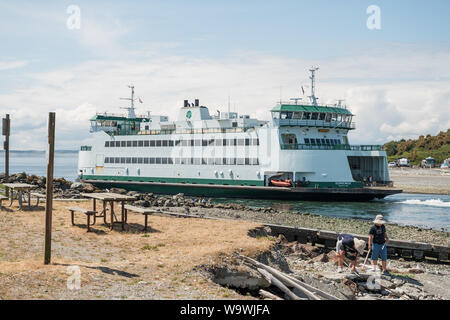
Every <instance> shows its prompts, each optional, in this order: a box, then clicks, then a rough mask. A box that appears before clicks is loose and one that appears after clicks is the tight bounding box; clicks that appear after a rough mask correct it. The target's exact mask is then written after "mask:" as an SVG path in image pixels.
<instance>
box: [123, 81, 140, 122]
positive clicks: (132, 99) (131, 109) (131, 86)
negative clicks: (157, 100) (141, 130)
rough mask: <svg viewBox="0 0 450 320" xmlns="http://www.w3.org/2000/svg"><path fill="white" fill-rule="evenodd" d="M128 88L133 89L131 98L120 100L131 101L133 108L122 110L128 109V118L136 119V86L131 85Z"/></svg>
mask: <svg viewBox="0 0 450 320" xmlns="http://www.w3.org/2000/svg"><path fill="white" fill-rule="evenodd" d="M128 88H130V89H131V98H119V99H121V100H130V101H131V106H130V107H127V108H121V109H127V110H128V118H130V119H135V118H136V114H135V113H134V100H136V99H135V98H134V86H133V85H129V86H128Z"/></svg>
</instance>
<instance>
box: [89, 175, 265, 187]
mask: <svg viewBox="0 0 450 320" xmlns="http://www.w3.org/2000/svg"><path fill="white" fill-rule="evenodd" d="M83 179H85V180H106V181H111V180H114V181H136V182H160V183H186V184H214V185H230V186H240V185H242V186H264V181H262V180H227V179H195V178H194V179H192V178H161V177H135V176H102V175H83Z"/></svg>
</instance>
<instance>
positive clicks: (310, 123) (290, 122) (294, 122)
mask: <svg viewBox="0 0 450 320" xmlns="http://www.w3.org/2000/svg"><path fill="white" fill-rule="evenodd" d="M273 121H274V123H275V124H276V125H278V126H280V127H283V126H291V127H323V128H344V129H355V128H356V125H355V123H354V122H342V121H326V120H301V119H273Z"/></svg>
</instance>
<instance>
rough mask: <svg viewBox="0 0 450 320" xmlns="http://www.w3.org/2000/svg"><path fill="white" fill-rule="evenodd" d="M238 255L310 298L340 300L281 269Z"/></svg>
mask: <svg viewBox="0 0 450 320" xmlns="http://www.w3.org/2000/svg"><path fill="white" fill-rule="evenodd" d="M239 256H240V257H241V258H242V259H244V260H245V261H246V262H248V263H250V264H252V265H254V266H256V267H257V268H260V269H263V270H266V271H267V272H269V273H270V274H272V275H273V276H274V277H276V278H277V279H278V280H279V281H281V282H282V283H284V284H285V285H288V286H290V287H293V288H296V289H297V290H299V291H300V292H302V293H304V294H305V295H306V296H307V297H308V298H309V299H311V300H321V298H323V299H328V300H340V299H338V298H336V297H334V296H332V295H330V294H328V293H326V292H324V291H322V290H320V289H317V288H315V287H313V286H311V285H308V284H306V283H304V282H302V281H300V280H299V279H296V278H294V277H291V276H289V275H287V274H285V273H283V272H281V271H278V270H276V269H274V268H272V267H270V266H267V265H265V264H263V263H260V262H258V261H256V260H254V259H252V258H249V257H247V256H243V255H239Z"/></svg>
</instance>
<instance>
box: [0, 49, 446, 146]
mask: <svg viewBox="0 0 450 320" xmlns="http://www.w3.org/2000/svg"><path fill="white" fill-rule="evenodd" d="M131 56H133V58H132V59H130V56H124V57H123V58H121V59H117V58H115V59H109V60H102V61H88V62H85V63H81V64H79V65H76V66H73V67H70V68H64V69H59V70H53V71H49V72H41V73H38V74H29V75H28V76H29V77H30V78H31V79H33V80H34V84H33V85H29V86H27V87H23V88H20V89H16V90H15V91H14V92H11V93H8V94H3V95H0V110H1V112H2V113H8V112H9V113H11V117H12V124H13V127H12V129H13V132H12V134H13V136H12V148H13V149H34V148H37V149H44V148H45V145H46V136H45V135H46V133H45V131H46V121H47V112H49V111H56V112H57V114H56V118H57V147H58V148H60V149H69V148H73V149H76V148H78V146H79V145H80V144H85V143H87V142H88V139H89V133H88V132H89V122H88V119H89V118H90V117H91V116H92V115H93V114H94V113H95V112H96V111H99V112H100V111H108V112H123V111H124V110H119V107H120V106H124V105H125V103H124V101H120V100H119V97H127V96H128V95H129V90H128V88H127V87H126V85H128V84H130V83H133V84H134V85H135V86H136V94H137V95H138V96H140V97H142V98H143V100H144V104H143V105H140V104H138V107H140V109H139V110H138V111H140V112H141V113H145V112H146V111H147V110H150V111H152V112H153V113H154V114H160V113H162V114H167V115H169V116H171V117H174V116H176V114H177V110H178V108H179V107H180V106H181V105H182V101H183V100H184V99H190V100H193V99H195V98H200V101H201V103H202V104H204V105H206V106H208V107H210V112H211V113H214V112H215V111H216V110H217V109H219V108H220V109H221V110H226V109H227V104H228V95H231V108H232V109H234V106H235V105H236V106H237V111H238V112H240V113H245V114H251V115H252V116H256V117H258V118H263V119H269V117H270V114H269V110H270V108H272V107H273V105H274V104H275V103H276V101H277V100H279V97H280V86H281V87H282V98H283V100H287V99H289V98H290V97H294V96H298V94H299V91H300V84H304V85H306V84H308V72H307V69H308V68H309V67H310V66H311V64H312V63H311V61H306V60H299V59H283V58H279V57H270V56H264V55H259V54H255V53H251V54H249V53H240V54H237V55H235V56H232V57H228V58H226V59H197V58H187V57H182V56H161V55H159V56H158V55H153V56H150V57H149V56H146V55H144V56H143V57H141V58H140V59H138V58H137V56H136V52H132V53H131ZM436 59H439V61H436ZM411 61H412V62H414V63H413V64H410V62H411ZM314 64H319V65H320V67H321V69H320V70H319V72H318V74H317V76H318V77H317V91H316V93H317V94H318V96H319V97H320V100H319V101H321V102H335V100H334V99H342V98H343V99H345V100H346V103H347V105H348V106H349V108H350V110H351V111H352V112H353V113H354V114H355V115H356V117H355V121H356V124H357V130H355V131H353V132H352V133H351V134H350V141H351V143H353V144H358V143H376V144H378V143H379V144H382V143H384V142H385V141H387V140H389V139H393V138H395V139H399V138H402V137H405V138H409V137H417V136H418V135H420V134H427V133H430V134H436V133H437V132H438V131H439V130H446V129H447V128H449V127H450V120H449V115H448V113H449V112H448V111H449V110H450V70H449V69H448V68H443V67H442V66H448V65H450V54H448V53H440V54H438V55H436V54H430V56H429V57H428V58H427V54H426V53H420V52H418V53H417V54H415V53H414V54H411V55H410V56H409V57H408V59H404V58H402V56H401V55H398V54H395V53H392V54H384V55H382V56H380V55H379V54H377V55H375V56H370V55H366V56H361V57H353V58H352V59H350V58H342V59H336V60H334V61H314ZM439 66H440V68H439ZM430 75H431V76H430ZM421 79H422V80H421ZM436 79H440V80H439V81H437V80H436ZM11 106H17V107H16V108H15V109H13V108H11ZM162 110H164V111H162ZM14 128H15V130H14Z"/></svg>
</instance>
